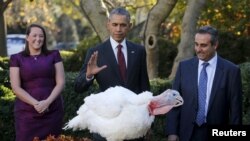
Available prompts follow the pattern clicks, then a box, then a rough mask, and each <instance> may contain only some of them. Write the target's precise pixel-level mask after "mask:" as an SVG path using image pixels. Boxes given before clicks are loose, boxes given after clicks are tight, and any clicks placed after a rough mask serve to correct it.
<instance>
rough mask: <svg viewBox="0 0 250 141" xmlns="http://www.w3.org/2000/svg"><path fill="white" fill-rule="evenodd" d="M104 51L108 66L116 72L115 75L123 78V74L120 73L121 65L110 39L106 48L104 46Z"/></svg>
mask: <svg viewBox="0 0 250 141" xmlns="http://www.w3.org/2000/svg"><path fill="white" fill-rule="evenodd" d="M102 52H103V54H105V57H104V58H105V59H107V63H108V64H107V66H108V67H110V69H112V70H113V71H114V72H115V74H114V76H117V78H119V79H120V80H121V76H120V73H119V66H118V63H117V61H116V56H115V54H114V51H113V49H112V46H111V43H110V41H109V40H107V41H106V43H105V46H104V48H102Z"/></svg>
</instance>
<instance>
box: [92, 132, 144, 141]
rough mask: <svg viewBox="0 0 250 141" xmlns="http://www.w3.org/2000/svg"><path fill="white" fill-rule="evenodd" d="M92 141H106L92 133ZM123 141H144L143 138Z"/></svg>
mask: <svg viewBox="0 0 250 141" xmlns="http://www.w3.org/2000/svg"><path fill="white" fill-rule="evenodd" d="M92 136H93V139H92V140H93V141H107V140H106V139H105V138H103V137H102V136H100V135H99V134H96V133H93V134H92ZM124 141H144V138H139V139H133V140H124Z"/></svg>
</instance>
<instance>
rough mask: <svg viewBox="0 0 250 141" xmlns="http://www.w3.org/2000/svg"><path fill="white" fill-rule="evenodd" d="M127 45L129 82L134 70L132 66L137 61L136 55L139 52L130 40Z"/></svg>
mask: <svg viewBox="0 0 250 141" xmlns="http://www.w3.org/2000/svg"><path fill="white" fill-rule="evenodd" d="M126 45H127V82H128V79H129V78H130V75H131V73H133V72H131V71H132V66H133V65H134V62H135V55H136V54H137V52H136V48H135V47H133V45H132V44H131V43H130V42H128V41H127V42H126Z"/></svg>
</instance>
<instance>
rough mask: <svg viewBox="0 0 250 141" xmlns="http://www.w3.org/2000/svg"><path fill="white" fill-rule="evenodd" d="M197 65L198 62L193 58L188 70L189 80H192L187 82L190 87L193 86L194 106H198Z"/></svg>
mask: <svg viewBox="0 0 250 141" xmlns="http://www.w3.org/2000/svg"><path fill="white" fill-rule="evenodd" d="M198 65H199V60H198V58H194V60H193V62H192V66H191V67H190V68H189V70H190V71H189V72H190V73H189V74H188V75H190V78H193V80H192V81H190V82H187V83H190V86H194V88H193V90H194V92H193V96H192V98H193V100H194V102H195V105H197V106H198V73H199V72H198Z"/></svg>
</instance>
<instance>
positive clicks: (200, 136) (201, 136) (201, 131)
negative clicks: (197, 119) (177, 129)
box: [190, 124, 208, 141]
mask: <svg viewBox="0 0 250 141" xmlns="http://www.w3.org/2000/svg"><path fill="white" fill-rule="evenodd" d="M190 141H208V129H207V125H206V124H203V125H201V126H198V125H197V124H195V125H194V129H193V133H192V136H191V139H190Z"/></svg>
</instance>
